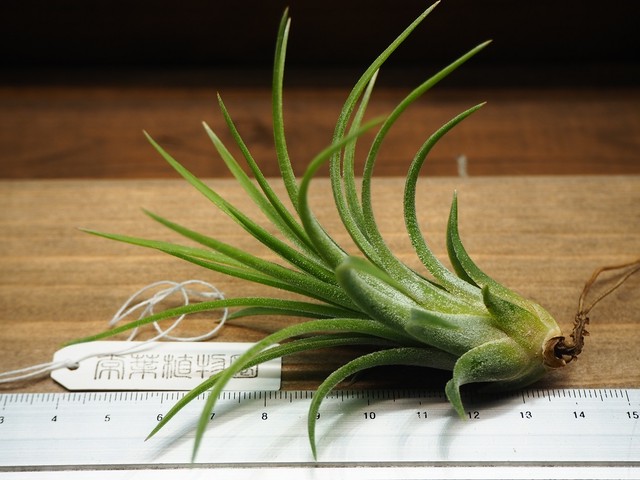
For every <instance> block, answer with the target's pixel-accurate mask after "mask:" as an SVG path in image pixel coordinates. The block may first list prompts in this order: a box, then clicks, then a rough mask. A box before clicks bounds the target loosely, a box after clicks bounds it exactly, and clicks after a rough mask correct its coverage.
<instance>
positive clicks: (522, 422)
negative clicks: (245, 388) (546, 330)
mask: <svg viewBox="0 0 640 480" xmlns="http://www.w3.org/2000/svg"><path fill="white" fill-rule="evenodd" d="M183 395H184V392H91V393H41V394H39V393H35V394H34V393H18V394H2V395H0V472H10V471H13V470H15V469H22V470H24V469H25V468H27V469H43V470H46V469H55V468H67V467H74V466H75V467H80V466H82V467H83V468H87V467H88V466H92V467H96V468H99V467H100V466H110V467H111V468H112V467H114V466H120V468H123V467H125V466H137V467H138V468H139V467H140V466H143V467H144V466H154V468H157V467H158V466H162V465H165V466H167V468H168V467H170V466H176V465H183V464H188V463H189V462H190V460H191V451H192V447H193V432H194V428H195V424H196V422H197V420H198V417H199V415H200V413H201V408H202V406H203V404H204V400H205V398H206V395H201V396H200V397H198V398H197V399H196V400H195V401H194V402H192V403H191V404H189V405H188V406H187V407H185V409H184V410H183V411H182V412H180V413H179V414H178V415H177V416H176V417H175V418H174V419H172V420H171V422H169V424H168V425H167V426H166V427H165V428H164V429H163V430H161V431H160V433H159V434H157V435H156V436H155V437H153V438H152V439H150V440H148V441H146V442H145V441H144V440H145V438H146V436H147V434H148V433H149V432H150V431H151V429H152V428H153V427H154V426H155V425H156V424H157V422H158V421H159V420H160V419H161V418H162V416H163V415H164V414H165V413H166V412H167V410H168V409H169V408H170V406H171V405H172V404H173V403H175V402H176V401H177V400H179V399H180V398H181V397H182V396H183ZM312 397H313V392H311V391H257V392H236V391H226V392H223V393H222V394H221V395H220V398H219V400H218V403H217V406H216V408H215V411H214V412H212V415H211V424H210V426H209V428H208V429H207V431H206V433H205V437H204V439H203V442H202V446H201V449H200V452H199V454H198V457H197V458H196V462H198V463H201V464H206V465H219V466H221V467H224V468H229V466H230V465H235V466H241V465H245V466H246V467H247V468H249V467H250V466H252V465H253V466H255V465H266V466H279V467H281V468H282V467H285V466H291V465H298V466H302V465H307V466H308V465H314V466H316V467H317V466H319V465H320V466H321V465H325V466H335V465H340V466H343V467H344V466H347V467H348V466H356V465H359V466H362V465H370V466H371V465H380V466H384V465H387V466H388V465H400V466H403V465H404V466H406V465H412V466H420V465H422V466H428V465H430V466H434V465H435V466H445V465H458V466H460V465H516V464H520V465H528V466H530V465H541V466H542V465H546V466H548V465H550V464H560V465H571V466H576V465H579V466H589V465H592V466H594V467H595V466H602V465H608V466H616V467H621V466H622V467H628V468H632V469H633V471H634V472H636V473H640V389H531V390H524V391H521V392H517V393H512V394H505V395H500V396H494V397H489V396H470V397H468V398H467V400H466V404H465V406H466V408H467V410H466V412H465V413H466V417H467V418H465V419H460V418H458V417H457V416H456V415H455V413H454V412H453V409H452V408H451V406H450V405H449V404H448V403H447V401H446V398H445V397H444V394H443V393H442V392H434V391H402V390H362V391H360V390H338V391H334V392H332V393H331V394H330V395H328V396H327V398H326V399H325V400H324V401H323V405H322V408H321V410H320V418H319V419H318V420H317V434H316V435H317V442H318V459H317V462H316V461H315V460H314V459H313V457H312V456H311V452H310V448H309V443H308V438H307V429H306V422H307V410H308V408H309V404H310V402H311V399H312Z"/></svg>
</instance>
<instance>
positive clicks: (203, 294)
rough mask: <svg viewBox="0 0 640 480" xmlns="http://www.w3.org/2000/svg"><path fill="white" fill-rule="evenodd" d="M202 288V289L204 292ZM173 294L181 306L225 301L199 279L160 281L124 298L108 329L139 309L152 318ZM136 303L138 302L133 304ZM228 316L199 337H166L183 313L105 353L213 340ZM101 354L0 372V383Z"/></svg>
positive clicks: (133, 334) (70, 365)
mask: <svg viewBox="0 0 640 480" xmlns="http://www.w3.org/2000/svg"><path fill="white" fill-rule="evenodd" d="M161 286H165V287H166V288H164V289H161V290H158V291H157V292H156V293H154V294H153V295H152V296H151V297H150V298H147V299H144V300H138V299H139V298H141V297H143V296H144V295H145V294H147V293H148V292H149V291H152V290H154V289H157V288H158V287H161ZM192 286H198V287H201V288H200V289H194V288H189V287H192ZM202 288H204V290H203V289H202ZM175 293H180V294H181V296H182V302H183V303H182V305H184V306H187V305H190V304H191V300H192V299H193V298H200V299H202V300H222V299H224V295H223V293H222V292H221V291H220V290H218V289H217V288H216V287H214V286H213V285H211V284H210V283H207V282H203V281H202V280H186V281H184V282H173V281H170V280H162V281H159V282H155V283H152V284H150V285H147V286H146V287H144V288H141V289H140V290H138V291H137V292H136V293H134V294H133V295H131V296H130V297H129V298H128V299H127V301H126V302H124V304H123V305H122V306H121V307H120V309H119V310H118V311H117V312H116V313H115V315H114V316H113V318H112V319H111V320H110V321H109V327H110V328H113V327H114V326H115V325H116V324H117V323H119V322H120V321H122V320H124V319H125V318H127V317H129V316H130V315H132V314H133V313H135V312H137V311H138V310H141V309H142V312H141V313H140V315H139V316H138V319H142V318H145V317H148V316H150V315H153V314H154V313H155V312H154V307H155V306H157V305H158V304H160V303H161V302H162V301H164V300H165V299H167V298H168V297H170V296H171V295H174V294H175ZM136 300H138V301H137V303H134V302H135V301H136ZM228 316H229V310H228V309H227V308H224V309H222V315H221V316H220V319H219V320H218V321H217V322H216V325H215V326H214V327H213V328H212V329H211V330H209V331H208V332H207V333H204V334H202V335H198V336H195V337H181V336H175V335H169V332H172V331H173V330H174V329H176V328H177V327H178V326H179V325H180V323H181V322H182V320H183V319H184V318H185V317H186V314H182V315H180V316H179V317H177V318H176V319H175V320H174V321H173V323H172V324H171V325H170V326H169V328H167V329H166V330H163V329H162V328H161V327H160V324H159V323H158V322H153V324H152V325H153V327H154V328H155V330H156V332H158V334H157V335H155V336H154V337H152V338H150V339H148V340H145V341H144V342H141V343H136V344H135V345H132V346H128V347H126V348H124V349H123V350H120V351H117V352H108V353H109V354H113V355H123V354H125V353H131V352H134V351H139V350H142V349H144V348H145V347H148V346H149V344H151V343H152V342H156V341H158V340H161V339H167V340H172V341H176V342H201V341H204V340H209V339H210V338H212V337H214V336H215V335H216V334H217V333H218V332H219V331H220V329H221V328H222V327H223V326H224V324H225V322H226V320H227V317H228ZM138 331H139V328H138V327H136V328H134V329H133V330H132V332H131V334H130V335H129V338H127V340H126V341H127V342H132V341H133V340H134V339H135V337H136V336H137V334H138ZM100 355H102V353H100V352H93V353H90V354H86V355H84V356H82V357H79V358H74V359H66V360H58V361H55V362H53V361H52V362H47V363H41V364H39V365H32V366H30V367H26V368H20V369H17V370H11V371H9V372H3V373H0V384H2V383H12V382H18V381H21V380H27V379H30V378H34V377H38V376H40V375H44V374H48V373H51V372H52V371H54V370H58V369H60V368H69V369H72V370H73V369H75V368H78V364H79V363H80V362H81V361H82V360H86V359H87V358H91V357H97V356H100Z"/></svg>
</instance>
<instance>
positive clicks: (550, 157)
mask: <svg viewBox="0 0 640 480" xmlns="http://www.w3.org/2000/svg"><path fill="white" fill-rule="evenodd" d="M354 81H355V77H354ZM380 82H381V84H382V85H384V77H383V78H381V80H380ZM216 88H217V87H216V85H215V83H212V84H211V85H207V86H203V85H202V84H198V83H197V82H196V84H195V85H191V86H189V85H182V86H180V85H172V86H166V87H162V86H158V85H157V84H152V85H150V86H144V85H143V86H140V85H139V84H138V86H136V84H135V83H132V84H124V85H114V84H111V85H110V84H109V83H107V84H105V85H92V84H80V85H74V84H73V83H72V82H69V83H68V84H62V85H58V86H56V85H41V86H38V85H31V86H29V85H13V86H10V85H9V86H7V85H5V86H1V85H0V152H1V153H0V178H6V179H12V178H13V179H18V178H20V179H27V178H118V179H124V178H174V176H175V174H174V173H173V172H172V170H171V169H170V168H169V167H168V166H167V165H166V164H164V163H163V162H162V161H161V160H160V159H159V157H158V155H157V154H156V152H155V151H154V150H153V149H152V148H151V147H150V146H149V144H148V143H147V142H146V140H145V139H144V137H143V135H142V130H143V129H145V130H147V131H148V132H149V133H150V134H151V135H153V136H154V138H156V140H158V141H159V142H160V143H161V144H162V145H163V146H164V147H165V148H167V149H168V150H169V151H170V152H171V153H172V154H173V155H174V156H175V157H176V158H178V159H179V160H180V161H182V162H183V163H185V164H186V165H188V166H189V167H190V168H192V169H193V170H194V171H195V172H196V173H197V174H198V175H200V176H206V177H228V176H229V173H228V172H227V170H226V168H225V166H224V164H223V162H222V160H221V159H220V158H219V157H218V156H217V154H216V153H215V151H214V149H213V146H212V145H211V142H210V141H209V139H208V138H207V136H206V134H205V133H204V131H203V129H202V127H201V122H202V121H206V122H208V123H209V124H210V125H211V126H212V127H213V129H214V130H215V131H216V132H217V133H218V134H219V135H220V137H221V138H222V139H223V140H224V141H225V142H226V143H227V144H228V145H229V147H230V148H231V150H232V151H233V152H234V153H236V154H238V150H237V149H236V148H233V147H234V145H233V142H232V140H231V139H230V137H229V135H228V134H227V128H226V125H224V121H223V119H222V116H221V115H220V113H219V112H218V111H217V100H216V90H215V89H216ZM221 93H222V95H223V97H224V100H225V103H226V104H227V107H228V108H229V110H230V112H231V114H232V116H233V118H234V120H235V122H236V123H237V126H238V129H239V130H240V133H241V134H242V135H243V137H244V140H245V142H246V143H247V145H248V146H249V148H250V149H251V150H252V153H253V156H254V157H255V158H256V160H257V161H258V162H259V164H260V165H261V167H262V168H263V169H264V172H265V173H266V174H267V175H270V176H277V175H278V173H277V164H276V161H275V158H274V153H273V152H274V149H273V140H272V137H273V135H272V126H271V106H270V94H269V91H268V89H267V88H255V87H251V88H250V87H247V88H222V90H221ZM347 93H348V90H347V89H343V88H317V87H313V88H312V87H296V88H291V89H287V90H286V92H285V123H286V128H287V134H288V141H289V150H290V155H291V159H292V161H293V163H294V166H295V168H296V170H297V171H298V172H301V171H303V169H304V168H305V166H306V164H307V163H308V161H309V160H310V159H311V158H312V157H313V156H314V155H315V154H316V153H317V152H319V151H320V150H321V149H322V148H324V147H325V146H326V145H327V144H328V143H329V142H330V140H331V135H332V131H333V126H334V124H335V121H336V118H337V116H338V114H339V111H340V108H341V106H342V102H343V101H344V99H345V98H346V96H347ZM406 93H408V89H401V88H381V89H380V90H379V91H377V93H376V94H375V95H374V98H373V99H372V102H371V107H370V115H371V116H374V115H380V114H384V113H389V112H390V111H391V110H392V109H393V107H394V106H395V105H396V104H397V102H399V101H400V100H401V98H402V97H403V96H404V95H405V94H406ZM483 101H487V102H488V104H487V105H486V106H485V107H484V108H483V109H482V110H481V111H480V112H478V113H476V114H474V115H473V116H472V117H471V118H469V119H468V120H466V121H465V122H464V123H463V124H462V125H460V126H458V127H457V128H456V129H455V130H454V131H453V132H451V133H450V134H449V135H448V136H447V137H445V138H444V139H443V140H442V141H441V142H440V144H439V145H438V146H437V147H436V148H435V149H434V150H433V151H432V153H431V156H430V158H429V161H428V162H427V164H426V166H425V168H424V171H425V174H427V175H430V176H433V175H456V174H457V173H458V163H457V159H458V158H459V157H460V156H461V155H464V156H465V157H466V159H467V161H468V167H467V171H468V174H469V175H472V176H475V175H521V174H537V175H538V174H541V175H546V174H573V175H576V174H638V173H640V160H639V159H638V153H637V152H638V151H640V135H638V132H640V90H638V89H637V88H627V89H617V90H616V89H567V88H549V89H508V88H504V89H491V88H483V89H474V88H459V89H442V88H440V87H438V88H436V90H435V91H433V92H430V93H428V94H427V95H426V96H425V97H424V98H423V99H421V100H420V101H419V102H418V103H417V104H415V105H414V106H412V107H411V108H410V109H409V110H408V111H407V112H406V113H405V115H404V117H403V118H402V119H401V121H399V122H398V123H397V124H396V126H395V127H394V129H393V130H392V133H391V134H390V136H389V138H388V139H387V141H386V143H385V144H384V146H383V148H382V150H381V152H380V159H381V161H380V162H379V163H380V167H379V168H378V172H377V173H378V174H380V175H387V176H403V175H404V174H405V171H406V169H407V165H408V164H409V162H410V161H411V158H412V157H413V155H414V154H415V152H416V151H417V149H418V148H419V147H420V144H421V143H422V142H423V141H424V139H426V138H427V137H428V136H429V135H430V134H431V133H432V132H433V131H434V130H435V129H437V128H438V127H439V126H440V125H442V124H443V123H444V122H446V121H447V120H449V119H450V118H451V117H452V116H454V115H456V114H458V113H459V112H461V111H463V110H465V109H467V108H469V107H471V106H473V105H475V104H478V103H480V102H483ZM363 154H364V147H363V148H362V152H361V157H362V155H363ZM361 160H362V158H360V161H361Z"/></svg>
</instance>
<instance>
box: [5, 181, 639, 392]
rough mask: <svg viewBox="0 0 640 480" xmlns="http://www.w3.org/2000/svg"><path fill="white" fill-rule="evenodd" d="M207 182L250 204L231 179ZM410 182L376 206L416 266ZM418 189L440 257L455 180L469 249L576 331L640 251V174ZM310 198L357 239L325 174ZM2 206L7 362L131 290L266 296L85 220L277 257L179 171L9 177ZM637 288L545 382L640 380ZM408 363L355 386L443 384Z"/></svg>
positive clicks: (307, 366) (304, 359) (98, 320)
mask: <svg viewBox="0 0 640 480" xmlns="http://www.w3.org/2000/svg"><path fill="white" fill-rule="evenodd" d="M210 183H211V185H213V186H214V187H215V188H216V189H217V190H218V191H219V192H220V193H221V194H222V195H223V196H225V197H226V198H228V199H229V200H230V201H232V202H235V203H237V204H238V205H241V206H243V208H245V209H246V210H247V211H251V207H250V205H249V203H248V202H246V201H245V200H243V198H244V197H243V194H242V192H241V191H240V189H239V187H238V186H237V185H236V184H235V183H234V181H232V180H228V179H216V180H211V181H210ZM276 183H277V182H276ZM401 186H402V180H401V179H400V178H380V179H378V180H377V181H376V183H375V186H374V188H375V190H374V194H375V207H376V211H377V213H378V216H379V222H380V226H381V229H382V231H383V232H384V233H385V234H386V236H387V238H388V241H389V243H390V244H391V245H392V248H393V249H394V250H395V251H396V252H397V253H398V255H399V256H400V257H401V258H402V259H404V260H406V261H407V262H408V263H409V264H411V265H413V266H416V268H417V261H416V260H415V257H414V256H413V254H412V252H411V248H410V245H409V243H408V241H407V239H406V237H405V236H404V235H403V233H402V232H404V230H403V225H402V216H401V213H400V212H401V211H400V203H399V202H400V199H401V192H402V187H401ZM278 187H279V184H278ZM419 187H420V192H419V200H418V205H419V208H420V215H421V217H420V218H421V221H422V222H423V224H424V226H425V227H424V228H425V231H426V234H427V237H428V239H429V241H430V242H431V243H432V245H433V248H434V250H435V252H436V253H437V254H438V255H439V256H441V257H442V258H444V256H445V246H444V232H445V222H446V217H447V214H448V207H449V202H450V200H451V195H452V192H453V190H454V189H457V190H458V192H459V201H460V228H461V234H462V236H463V240H464V241H465V242H466V246H467V248H468V250H469V252H470V253H471V255H472V257H474V258H475V260H476V261H477V263H478V264H479V265H480V266H481V267H482V268H484V269H485V270H486V271H487V272H488V273H489V274H490V275H492V276H493V277H495V278H496V279H498V280H499V281H502V282H503V283H505V284H506V285H508V286H510V287H512V288H513V289H515V290H517V291H519V292H520V293H522V294H523V295H525V296H527V297H531V298H533V299H534V300H536V301H538V302H539V303H541V304H542V305H543V306H545V307H546V308H547V309H548V310H549V311H550V312H551V313H552V315H554V316H555V317H556V318H557V320H558V322H559V323H560V324H561V326H562V327H563V328H564V329H565V330H569V329H570V326H571V324H572V319H573V315H574V314H575V310H576V303H577V299H578V296H579V294H580V292H581V290H582V287H583V285H584V282H585V281H586V279H587V278H588V277H589V276H590V274H591V272H592V271H593V270H594V269H595V268H597V267H600V266H603V265H609V264H616V263H623V262H628V261H631V260H634V259H637V258H638V257H639V256H640V177H638V176H632V175H629V176H560V177H545V176H534V177H482V178H455V177H440V178H423V179H421V181H420V184H419ZM279 190H280V191H281V189H280V188H279ZM311 196H312V205H313V207H314V208H315V210H316V212H317V215H318V217H319V218H320V219H321V220H322V221H323V222H325V223H326V225H327V228H328V230H329V231H330V232H331V233H334V234H335V236H336V238H338V239H339V240H340V241H345V242H346V238H345V234H344V233H343V232H342V231H341V230H340V226H339V224H338V222H337V219H336V216H335V214H333V212H332V208H331V202H329V201H328V183H327V181H326V179H318V180H317V181H316V183H314V184H313V185H312V188H311ZM0 205H2V208H1V209H0V271H1V272H2V276H1V279H0V281H1V284H0V324H1V326H2V328H1V329H0V370H9V369H15V368H20V367H26V366H28V365H32V364H35V363H41V362H46V361H48V360H50V359H51V356H52V354H53V352H54V351H55V350H56V349H57V348H58V347H59V346H60V344H61V343H62V342H65V341H66V340H69V339H72V338H75V337H78V336H84V335H88V334H92V333H96V332H99V331H102V330H103V329H104V328H106V322H107V321H108V319H109V318H110V317H111V315H112V314H113V313H114V312H115V311H116V310H117V309H118V307H119V306H120V305H121V303H122V302H124V300H126V298H127V297H128V296H129V295H130V294H132V293H133V292H134V291H136V290H138V289H139V288H141V287H143V286H145V285H147V284H149V283H151V282H154V281H157V280H162V279H170V280H186V279H190V278H199V279H204V280H208V281H211V282H213V283H214V284H216V285H217V286H218V287H219V288H220V289H221V290H222V291H223V292H224V293H225V294H226V295H227V296H228V297H234V296H240V295H253V294H263V293H264V294H266V293H268V291H267V290H268V289H266V288H265V287H260V286H255V285H250V284H247V283H245V282H242V281H238V280H234V279H230V278H225V277H222V276H221V275H218V274H215V273H213V272H209V271H206V270H203V269H201V268H198V267H195V266H193V265H190V264H187V263H185V262H182V261H180V260H177V259H175V258H173V257H169V256H166V255H163V254H160V253H157V252H154V251H148V250H144V249H141V248H136V247H132V246H127V245H122V244H118V243H115V242H110V241H107V240H103V239H99V238H96V237H93V236H90V235H88V234H86V233H83V232H81V231H79V230H77V228H76V227H87V228H93V229H98V230H105V231H111V232H120V233H127V234H133V235H140V236H145V237H154V238H161V239H172V238H173V239H175V237H174V236H173V235H172V234H170V233H169V232H167V231H165V230H164V229H163V228H162V227H160V226H159V225H157V224H155V223H153V222H152V221H151V220H148V219H146V217H144V215H143V214H142V213H141V212H140V210H139V208H140V207H146V208H150V209H152V210H154V211H156V212H158V213H160V214H163V215H165V216H166V217H168V218H172V219H179V220H180V221H181V222H182V223H184V224H186V225H188V226H191V227H193V228H195V229H199V230H202V231H204V232H207V233H209V234H213V235H216V236H217V237H219V238H221V239H222V240H226V241H230V242H232V243H234V244H235V245H238V246H241V247H246V248H251V249H252V251H255V252H258V253H260V254H264V255H265V256H266V257H268V258H271V256H270V255H267V253H266V252H263V250H261V248H260V246H257V247H256V246H254V242H253V241H252V240H251V239H250V238H247V235H245V234H243V233H242V232H241V231H240V230H239V228H238V227H237V226H236V225H234V224H233V223H232V222H231V221H229V220H228V219H227V218H226V217H224V215H222V214H221V213H220V212H217V211H215V210H214V209H213V207H212V206H211V205H210V204H208V203H207V201H206V200H204V199H203V198H202V197H201V196H200V195H199V194H198V193H196V192H195V191H193V190H192V189H191V188H190V187H189V186H188V185H186V184H185V183H184V182H182V181H177V180H121V181H111V180H32V181H23V180H14V181H3V182H0ZM639 288H640V275H636V276H635V277H632V278H630V279H629V280H628V282H627V283H626V284H625V285H624V286H623V287H622V288H621V289H619V290H618V291H616V292H615V293H614V294H613V295H612V296H610V297H608V298H607V299H606V300H604V301H603V302H602V303H601V304H599V305H598V306H597V307H596V309H595V310H594V311H593V313H592V325H591V327H590V331H591V336H590V337H588V338H587V344H586V348H585V351H584V353H583V354H582V356H581V357H580V359H579V360H578V361H576V362H574V363H572V364H570V365H569V366H568V367H567V368H565V369H562V370H561V371H558V372H556V373H554V374H553V375H550V376H549V377H548V378H547V379H546V380H545V381H544V382H543V384H544V385H547V386H553V387H581V386H584V387H640V348H638V343H637V342H638V332H640V316H639V314H638V312H640V295H639V294H638V292H639ZM290 321H292V320H291V319H283V318H275V317H268V318H261V319H249V320H243V321H238V322H237V323H235V324H233V325H228V326H227V327H226V328H225V329H224V330H223V331H222V333H221V335H220V336H219V337H218V340H221V341H237V340H244V341H253V340H256V339H258V338H260V337H261V336H263V335H264V334H265V333H266V332H267V331H271V330H272V329H274V328H277V327H278V326H282V325H284V324H286V323H287V322H290ZM206 323H207V318H206V317H205V318H200V319H198V320H193V321H192V322H189V323H188V327H187V328H188V329H189V331H202V330H203V329H204V328H206ZM349 355H350V352H349V351H340V352H338V353H337V354H334V355H331V356H330V358H329V360H327V356H326V355H325V354H324V353H315V354H308V355H301V356H299V357H295V358H294V357H292V358H289V359H286V361H285V364H284V372H283V386H284V388H313V387H314V386H315V385H317V382H318V381H319V379H321V378H322V376H323V375H324V374H326V373H327V370H328V369H329V368H331V367H332V366H335V364H338V363H340V362H341V361H344V360H345V359H346V358H349ZM402 373H403V374H405V375H397V374H395V373H394V374H393V375H391V374H390V373H389V371H388V370H382V371H379V372H374V373H371V374H367V375H364V376H362V377H360V378H358V379H357V380H356V383H355V384H354V385H352V386H353V387H355V386H358V387H362V388H365V387H367V386H371V385H391V384H395V385H398V384H400V385H404V386H416V385H423V386H439V385H441V384H442V381H443V380H444V378H443V377H442V376H441V375H440V376H439V375H432V374H431V373H430V372H429V371H426V370H418V371H416V370H411V369H407V370H406V371H405V370H403V371H402ZM60 390H62V389H61V387H59V386H58V385H56V384H55V383H54V382H53V381H51V380H50V379H48V378H43V379H39V380H33V381H27V382H22V383H18V384H12V385H6V386H3V387H2V391H4V392H51V391H60Z"/></svg>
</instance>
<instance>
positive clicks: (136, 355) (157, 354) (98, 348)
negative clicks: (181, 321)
mask: <svg viewBox="0 0 640 480" xmlns="http://www.w3.org/2000/svg"><path fill="white" fill-rule="evenodd" d="M251 346H253V344H252V343H222V342H220V343H219V342H205V343H201V342H131V341H127V342H119V341H107V342H89V343H80V344H77V345H70V346H68V347H64V348H62V349H60V350H58V351H57V352H56V353H55V354H54V357H53V359H54V362H67V364H69V365H71V364H74V363H75V365H77V368H66V367H62V368H59V369H57V370H54V371H53V372H51V377H52V378H53V379H54V380H55V381H56V382H58V383H59V384H61V385H62V386H63V387H65V388H67V389H68V390H106V391H108V390H149V391H152V390H191V389H192V388H194V387H196V386H198V385H199V384H200V383H202V381H204V380H205V379H207V378H209V377H210V376H212V375H214V374H216V373H218V372H220V371H222V370H224V369H225V368H227V367H228V366H229V365H231V364H232V363H233V362H234V361H235V360H236V359H237V358H238V357H239V356H240V355H241V354H243V353H244V352H245V351H246V350H247V349H248V348H250V347H251ZM281 366H282V362H281V359H280V358H277V359H274V360H269V361H268V362H265V363H261V364H260V365H256V366H254V367H251V368H249V369H247V370H243V371H241V372H239V373H238V374H237V375H235V376H234V377H233V379H232V380H231V381H230V382H229V383H228V384H227V387H226V389H227V390H279V389H280V371H281Z"/></svg>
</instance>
